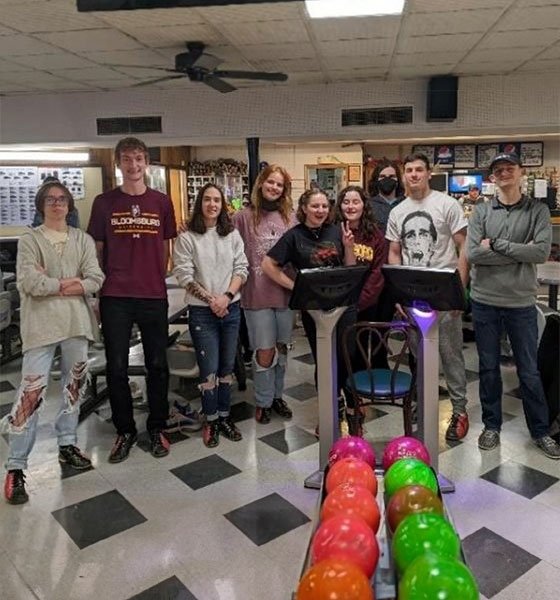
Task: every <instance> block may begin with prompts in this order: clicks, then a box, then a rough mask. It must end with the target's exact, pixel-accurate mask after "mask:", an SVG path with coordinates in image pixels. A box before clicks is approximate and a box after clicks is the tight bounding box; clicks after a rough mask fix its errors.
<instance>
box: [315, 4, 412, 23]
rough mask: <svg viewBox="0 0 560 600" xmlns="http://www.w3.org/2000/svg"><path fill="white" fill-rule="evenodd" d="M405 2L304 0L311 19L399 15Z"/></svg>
mask: <svg viewBox="0 0 560 600" xmlns="http://www.w3.org/2000/svg"><path fill="white" fill-rule="evenodd" d="M404 2H405V0H305V6H306V8H307V12H308V13H309V16H310V17H311V18H312V19H326V18H329V17H331V18H332V17H365V16H381V15H400V14H401V13H402V11H403V7H404Z"/></svg>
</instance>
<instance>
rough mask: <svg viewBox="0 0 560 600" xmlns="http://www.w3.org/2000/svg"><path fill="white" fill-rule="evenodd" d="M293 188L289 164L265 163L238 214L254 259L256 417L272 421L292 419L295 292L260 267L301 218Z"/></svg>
mask: <svg viewBox="0 0 560 600" xmlns="http://www.w3.org/2000/svg"><path fill="white" fill-rule="evenodd" d="M291 192H292V180H291V178H290V175H289V174H288V172H287V171H286V169H284V168H283V167H281V166H279V165H266V166H265V167H264V168H263V170H262V171H261V172H260V173H259V175H258V177H257V179H256V181H255V185H254V188H253V192H252V194H251V204H250V205H249V206H247V207H246V208H244V209H243V210H241V211H239V212H238V213H236V214H235V215H234V216H233V223H234V226H235V227H236V228H237V230H238V231H239V233H240V234H241V238H242V239H243V242H244V244H245V254H246V255H247V259H248V261H249V277H248V280H247V283H246V285H245V286H244V287H243V290H242V292H241V306H242V308H243V311H244V313H245V319H246V322H247V330H248V333H249V343H250V346H251V348H252V349H253V351H254V352H253V362H252V364H253V386H254V390H255V404H256V412H255V419H256V420H257V422H258V423H262V424H266V423H270V419H271V416H272V411H274V412H275V413H276V414H278V415H279V416H280V417H282V418H284V419H291V418H292V411H291V409H290V407H289V406H288V404H287V402H286V401H285V400H284V399H283V398H282V395H283V392H284V377H285V374H286V365H287V362H288V347H289V345H290V343H291V339H292V328H293V313H292V311H291V310H290V309H289V308H288V300H289V296H290V295H289V293H288V292H287V290H286V289H284V288H283V287H282V286H281V285H279V284H278V283H276V282H275V281H273V280H272V279H270V277H268V276H267V275H266V274H265V272H264V271H263V269H262V267H261V263H262V260H263V258H264V257H265V256H266V253H267V252H268V251H269V250H270V249H271V248H272V247H273V246H274V244H276V242H277V241H278V240H279V239H280V238H281V237H282V235H283V234H284V233H285V232H286V231H288V229H290V228H291V227H293V226H294V225H295V223H296V220H295V215H294V211H293V209H292V198H291Z"/></svg>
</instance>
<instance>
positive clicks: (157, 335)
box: [99, 296, 169, 435]
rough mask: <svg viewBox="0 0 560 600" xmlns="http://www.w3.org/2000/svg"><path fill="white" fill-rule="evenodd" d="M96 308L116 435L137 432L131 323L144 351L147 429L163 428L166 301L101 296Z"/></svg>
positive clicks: (166, 377) (166, 384)
mask: <svg viewBox="0 0 560 600" xmlns="http://www.w3.org/2000/svg"><path fill="white" fill-rule="evenodd" d="M99 308H100V312H101V324H102V327H103V339H104V342H105V356H106V357H107V388H108V390H109V401H110V403H111V413H112V418H113V423H114V425H115V427H116V429H117V433H118V434H119V435H122V434H124V433H136V424H135V422H134V414H133V408H132V396H131V395H130V387H129V385H128V353H129V350H130V335H131V333H132V326H133V324H134V323H136V324H137V325H138V328H139V329H140V335H141V337H142V347H143V349H144V366H145V367H146V392H147V397H148V408H149V414H148V421H147V429H148V431H150V432H151V431H159V430H161V429H165V425H166V421H167V417H168V414H169V404H168V400H167V392H168V388H169V368H168V366H167V336H168V324H167V299H162V300H158V299H151V298H116V297H112V296H103V297H102V298H101V300H100V302H99Z"/></svg>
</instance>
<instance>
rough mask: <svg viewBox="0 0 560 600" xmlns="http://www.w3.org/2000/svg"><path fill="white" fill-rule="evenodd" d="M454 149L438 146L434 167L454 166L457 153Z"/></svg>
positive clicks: (450, 146)
mask: <svg viewBox="0 0 560 600" xmlns="http://www.w3.org/2000/svg"><path fill="white" fill-rule="evenodd" d="M454 150H455V149H454V147H453V146H452V145H449V146H448V145H443V146H436V151H435V157H434V162H433V164H434V166H435V165H440V166H446V165H447V166H453V163H454V161H455V152H454Z"/></svg>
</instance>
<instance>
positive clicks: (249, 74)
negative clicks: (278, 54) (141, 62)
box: [111, 42, 288, 94]
mask: <svg viewBox="0 0 560 600" xmlns="http://www.w3.org/2000/svg"><path fill="white" fill-rule="evenodd" d="M186 45H187V50H188V52H181V53H179V54H177V55H176V56H175V68H174V69H166V68H165V67H149V68H151V69H157V70H158V71H166V72H168V73H174V75H166V76H165V77H158V78H157V79H151V80H149V81H142V82H140V83H136V84H134V85H133V86H132V87H140V86H144V85H151V84H153V83H159V82H160V81H170V80H172V79H181V77H188V78H189V79H190V80H191V81H199V82H201V83H205V84H206V85H208V86H210V87H211V88H213V89H215V90H218V92H222V94H227V93H228V92H233V91H235V90H236V89H237V88H236V87H234V86H233V85H231V84H230V83H228V82H227V81H224V79H223V78H226V79H252V80H259V81H286V80H287V79H288V76H287V75H286V74H285V73H270V72H264V71H221V70H218V69H216V67H217V66H218V65H220V64H221V63H222V62H223V60H222V59H220V58H218V57H216V56H214V55H213V54H209V53H207V52H204V49H205V48H206V46H205V44H204V43H202V42H187V44H186ZM111 66H113V67H125V66H126V67H127V68H131V65H111ZM133 68H134V67H133ZM139 68H140V67H139ZM141 68H143V69H145V68H146V67H141Z"/></svg>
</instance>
